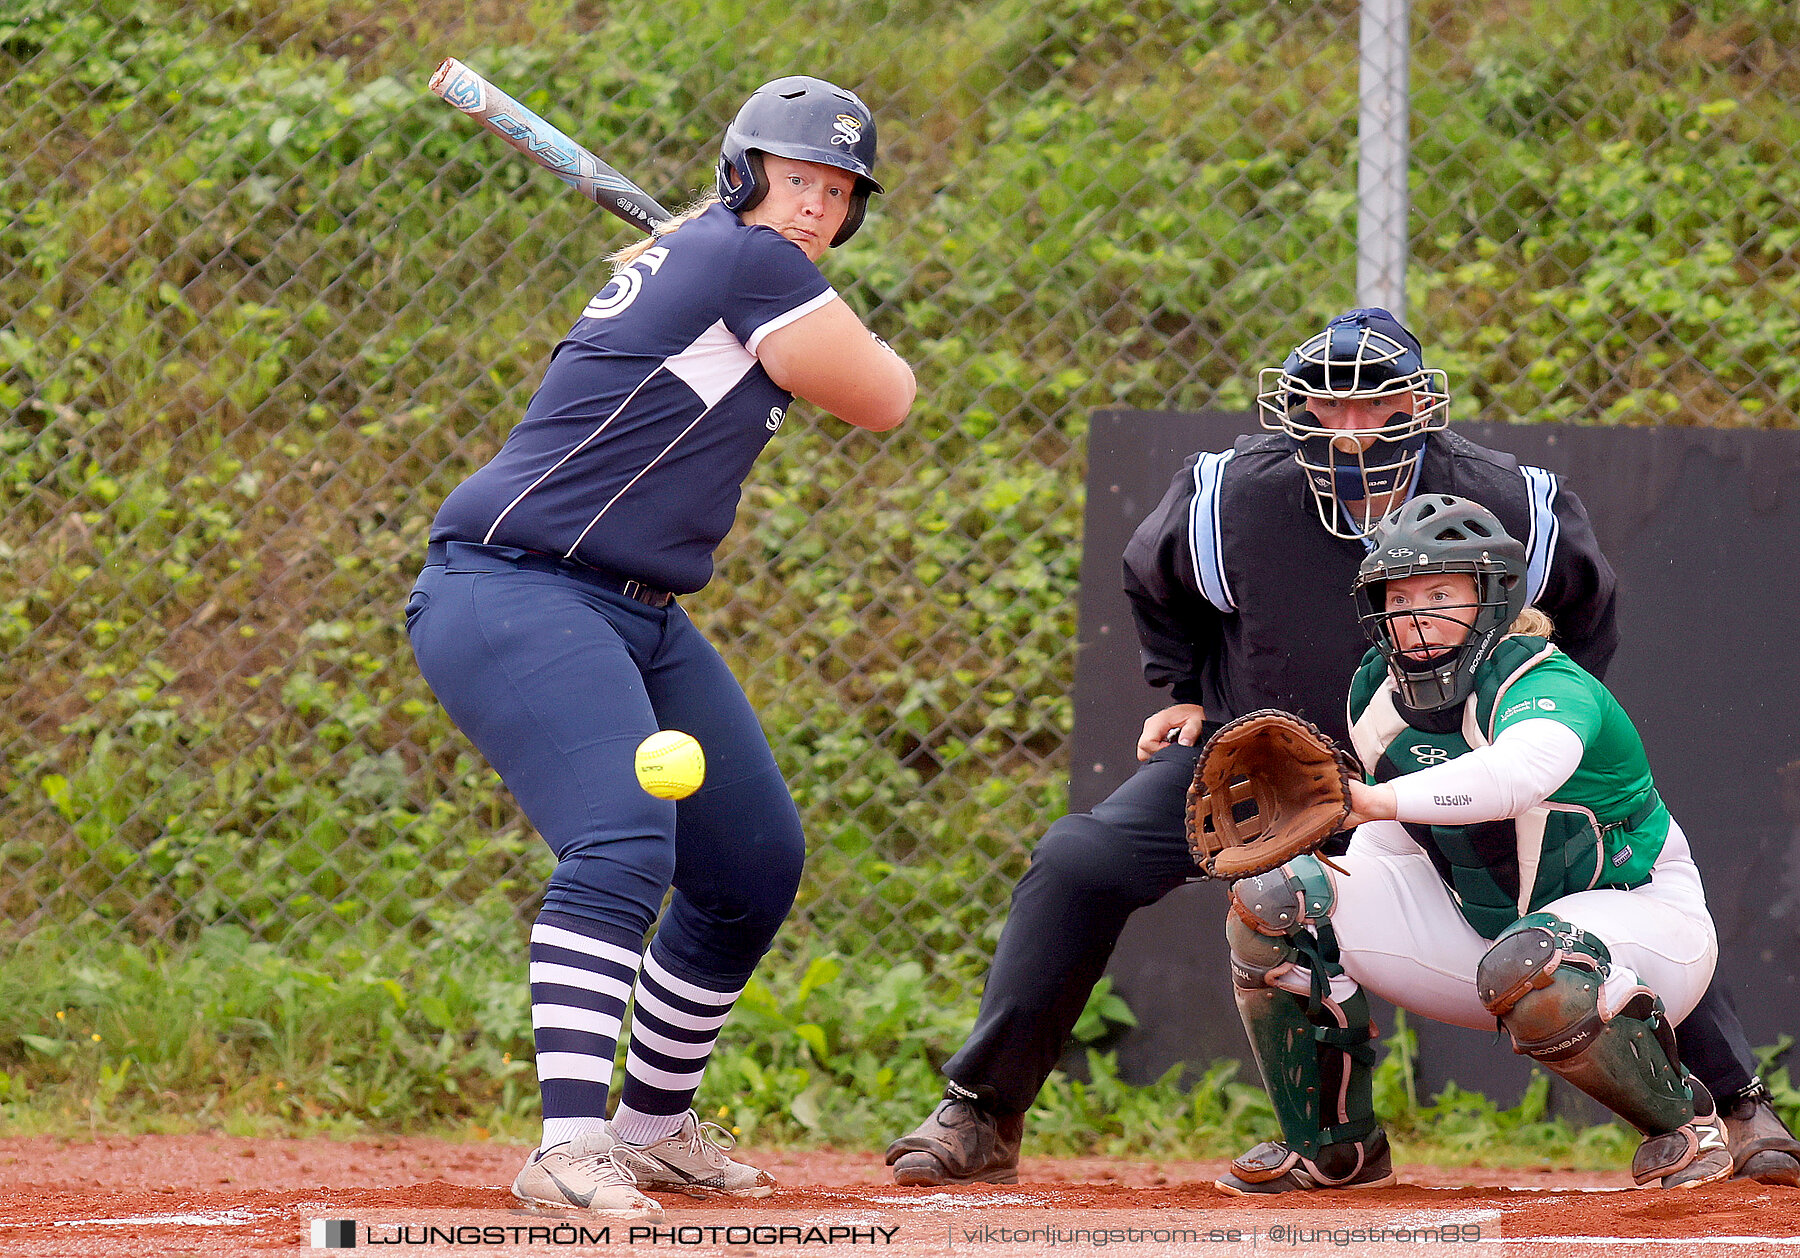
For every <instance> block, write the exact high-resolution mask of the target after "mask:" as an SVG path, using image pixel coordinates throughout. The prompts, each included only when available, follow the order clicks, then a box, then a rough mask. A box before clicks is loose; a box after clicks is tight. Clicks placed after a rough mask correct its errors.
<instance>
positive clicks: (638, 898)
mask: <svg viewBox="0 0 1800 1258" xmlns="http://www.w3.org/2000/svg"><path fill="white" fill-rule="evenodd" d="M874 162H875V124H874V120H873V119H872V118H871V116H870V114H869V111H868V109H867V108H866V107H865V106H864V105H863V103H862V101H861V100H859V99H858V98H857V97H856V96H855V95H853V94H852V93H850V92H847V91H844V90H842V89H840V88H837V87H834V86H833V85H832V84H830V83H827V82H824V81H823V80H820V79H814V78H805V77H790V78H784V79H777V80H775V81H774V82H772V83H769V84H766V85H764V86H763V87H761V88H759V89H758V90H757V91H756V92H755V94H753V95H752V96H751V98H750V99H749V101H748V102H746V104H745V105H744V107H743V108H742V110H740V111H739V113H738V115H737V118H736V119H735V120H734V121H733V122H732V124H731V126H730V128H729V129H728V130H727V131H726V134H725V141H724V144H723V147H722V150H721V154H720V159H719V168H718V193H717V199H716V200H713V199H709V201H708V202H707V203H706V204H705V205H703V206H701V207H697V208H696V209H694V210H691V211H689V212H688V213H687V214H684V215H682V216H681V217H679V218H678V219H676V220H675V221H674V222H673V223H671V224H668V225H665V227H664V228H663V229H662V230H661V232H660V233H659V234H658V235H657V236H655V237H654V238H652V239H651V240H648V241H645V242H640V243H639V244H637V245H634V246H633V247H631V248H629V249H626V250H623V251H621V253H619V254H618V255H616V256H615V258H614V265H615V271H614V274H613V277H612V279H611V280H610V281H609V282H608V283H607V284H606V286H605V287H603V288H602V289H601V290H600V292H599V293H598V294H597V295H596V296H595V297H594V298H593V300H592V301H590V302H589V303H588V305H587V308H586V309H585V310H583V311H582V313H581V317H580V318H579V319H578V320H577V321H576V323H575V326H574V328H573V329H572V330H571V331H570V332H569V334H568V336H567V337H566V338H565V339H564V340H563V341H562V343H561V344H559V345H558V346H557V347H556V350H555V353H554V354H553V355H552V357H551V361H550V365H549V368H548V370H547V371H546V373H545V375H544V380H543V383H542V385H541V386H540V387H539V388H538V391H537V393H536V395H535V396H534V397H533V398H532V400H531V403H530V405H529V406H528V407H527V409H526V412H525V416H524V419H523V420H522V421H521V422H520V423H519V424H518V426H517V427H516V428H514V429H513V430H512V432H511V434H510V435H509V436H508V438H507V440H506V444H505V445H504V446H503V447H502V449H501V450H500V452H499V454H498V455H496V456H495V457H494V459H493V461H492V462H490V463H488V464H487V465H486V466H485V467H483V468H481V469H480V470H479V471H477V472H476V473H475V474H474V475H473V476H471V477H469V479H468V480H466V481H464V482H463V483H462V484H461V485H460V486H458V487H457V488H456V489H455V490H454V491H452V493H451V494H450V496H449V497H448V498H447V499H446V500H445V501H444V504H443V506H442V508H441V509H440V510H439V512H438V515H437V518H436V519H435V521H434V522H433V524H432V528H431V538H430V550H429V553H428V557H427V563H426V567H425V569H424V571H423V573H422V574H421V575H420V577H419V581H418V584H417V586H416V587H415V588H414V590H413V593H412V598H411V600H410V601H409V603H408V604H407V626H408V630H409V632H410V635H411V638H412V643H413V650H414V653H415V654H416V655H417V657H418V661H419V667H420V670H421V671H422V672H423V673H424V676H425V679H426V680H427V681H428V682H429V683H430V684H431V688H432V690H433V692H434V693H435V694H436V695H437V697H438V699H439V700H440V701H441V702H442V703H443V705H444V708H445V710H446V711H447V712H448V713H449V715H450V717H451V719H452V720H454V721H455V722H456V724H457V726H458V727H459V728H461V729H462V731H463V732H464V733H465V734H467V735H468V736H469V738H470V740H471V741H472V742H474V744H475V745H476V746H477V747H478V748H479V749H480V750H481V752H482V754H483V755H485V756H486V757H487V759H488V761H489V762H490V763H491V764H492V765H493V766H494V768H495V769H496V770H497V771H498V772H499V774H500V776H501V778H502V779H503V780H504V781H505V782H506V784H507V786H508V788H509V789H511V791H512V793H513V795H514V796H515V797H516V798H517V799H518V801H519V804H520V806H521V807H522V808H523V809H524V810H525V813H526V815H527V816H528V817H529V818H530V819H531V822H532V824H533V825H535V826H536V827H537V829H538V831H539V833H541V834H542V835H543V836H544V839H545V840H546V841H547V842H548V843H549V844H550V846H551V848H552V849H553V850H554V851H555V853H556V857H557V865H556V869H555V872H554V873H553V874H552V876H551V879H550V885H549V889H548V891H547V893H546V894H545V897H544V903H543V909H542V911H541V912H540V913H539V915H538V918H537V921H536V923H535V924H534V925H533V928H532V932H531V966H530V976H531V1002H532V1026H533V1028H534V1032H535V1038H536V1049H537V1056H536V1060H537V1072H538V1080H539V1084H540V1087H541V1090H542V1094H543V1110H544V1136H543V1143H542V1145H541V1146H540V1148H539V1149H538V1151H537V1152H535V1153H534V1154H533V1155H532V1157H531V1159H530V1161H529V1162H528V1163H527V1165H526V1166H525V1168H524V1169H523V1170H521V1171H520V1172H519V1175H518V1178H517V1179H516V1180H515V1181H514V1184H513V1193H514V1195H515V1196H517V1197H518V1198H519V1199H520V1200H521V1201H524V1202H526V1203H527V1204H530V1205H534V1206H553V1207H562V1208H579V1209H584V1210H589V1211H594V1212H601V1213H609V1214H650V1215H654V1214H656V1213H658V1212H659V1211H660V1207H659V1206H658V1205H657V1203H656V1202H655V1201H654V1200H652V1199H651V1198H649V1197H647V1196H645V1195H644V1193H643V1191H642V1190H643V1189H657V1190H668V1191H680V1192H687V1193H690V1194H708V1193H725V1194H731V1195H743V1196H762V1195H764V1194H766V1193H768V1192H769V1191H770V1189H771V1186H772V1183H773V1181H772V1180H771V1179H770V1178H769V1176H768V1175H766V1174H764V1173H763V1172H761V1171H758V1170H756V1169H755V1168H753V1167H749V1166H745V1165H743V1164H741V1163H738V1162H736V1161H733V1160H732V1159H731V1158H729V1157H727V1156H726V1153H725V1147H728V1146H727V1145H726V1144H724V1143H722V1142H725V1141H728V1137H726V1136H725V1135H724V1133H723V1132H721V1131H719V1129H718V1128H716V1127H714V1126H712V1125H711V1124H702V1123H700V1122H699V1120H698V1119H697V1117H696V1115H695V1113H694V1111H693V1108H692V1103H693V1098H694V1094H695V1091H696V1089H697V1088H698V1086H699V1084H700V1079H701V1075H702V1074H703V1073H704V1071H705V1068H706V1062H707V1058H708V1057H709V1055H710V1054H711V1051H712V1046H713V1043H714V1041H715V1040H716V1038H717V1036H718V1032H719V1028H720V1026H721V1025H722V1024H723V1023H724V1021H725V1019H726V1017H727V1016H728V1015H729V1014H730V1011H731V1007H732V1004H733V1002H734V1001H735V1000H736V999H737V996H738V994H739V993H740V992H741V991H742V990H743V988H744V985H745V983H746V982H747V981H748V980H749V978H750V975H751V973H752V971H753V970H754V969H755V968H756V964H757V962H758V961H759V960H760V959H761V957H762V955H763V953H764V952H765V951H766V950H767V948H768V946H769V944H770V942H771V940H772V939H773V938H774V935H775V931H776V929H777V928H778V927H779V926H780V925H781V922H782V921H783V919H784V918H785V917H786V916H787V913H788V910H789V909H790V908H791V907H792V906H793V901H794V893H795V890H796V888H797V886H798V884H799V880H800V868H801V862H802V859H803V857H804V852H805V844H804V839H803V836H802V834H801V828H800V817H799V813H798V811H797V810H796V809H795V807H794V803H793V800H792V798H791V796H790V795H789V792H788V789H787V785H786V783H785V782H784V781H783V780H782V777H781V774H780V772H779V770H778V769H777V768H776V765H775V758H774V756H773V754H772V753H771V752H770V750H769V745H768V741H767V739H766V738H765V737H764V735H763V732H762V729H761V726H760V725H759V724H758V722H757V718H756V714H755V712H754V711H753V710H752V709H751V707H750V704H749V701H748V700H747V699H746V697H745V695H744V692H743V689H742V687H741V686H739V684H738V682H737V680H736V679H735V678H734V677H733V676H732V674H731V673H730V671H729V670H728V669H727V668H726V666H725V664H724V662H723V661H722V660H721V659H720V657H719V655H718V653H717V652H716V651H715V650H714V649H713V648H712V646H710V645H709V644H708V643H707V642H706V641H705V640H704V639H703V638H702V637H701V635H700V634H699V632H698V631H697V630H696V629H695V628H694V626H693V624H692V623H691V622H690V621H689V620H688V618H687V615H686V613H685V612H683V611H682V609H681V605H680V603H679V602H678V601H677V596H678V595H683V594H689V593H692V592H694V591H696V590H699V589H700V588H701V587H702V586H704V585H705V584H706V583H707V581H708V580H709V579H710V578H711V576H712V570H713V553H714V551H715V550H716V549H717V547H718V545H719V543H720V542H721V541H722V540H723V539H724V537H725V535H726V533H727V531H729V529H730V528H731V524H732V520H733V517H734V515H735V513H736V507H737V501H738V497H739V493H740V490H741V487H742V484H743V481H744V478H745V477H746V476H747V475H748V473H749V471H750V467H751V464H752V463H754V462H755V460H756V457H757V455H758V454H759V453H760V452H761V450H762V448H763V446H764V445H765V444H766V443H767V442H768V441H769V440H770V438H772V437H773V436H774V435H775V433H776V431H777V430H778V429H779V428H780V426H781V422H782V418H783V416H784V415H785V414H786V412H787V408H788V404H789V403H790V402H791V401H792V400H793V398H795V397H800V398H802V399H804V400H806V401H808V402H811V403H813V404H814V405H815V406H817V407H819V408H820V409H822V410H825V411H828V412H830V413H831V414H833V415H835V416H837V417H838V418H840V419H843V420H845V421H847V422H849V423H851V424H854V425H856V426H857V427H860V428H866V429H870V430H872V431H877V432H879V431H885V430H887V429H891V428H893V427H894V426H895V425H897V424H899V423H900V422H901V420H903V419H904V418H905V417H906V413H907V411H908V409H909V408H910V407H911V405H912V401H913V396H914V382H913V376H912V372H911V370H910V369H909V368H908V367H907V366H906V364H905V363H904V362H902V361H901V360H900V359H899V357H897V356H896V355H895V354H894V353H893V352H892V351H891V350H889V349H888V348H887V347H886V346H885V345H884V344H882V343H881V342H879V341H877V340H876V339H874V338H873V337H872V336H871V335H870V333H869V332H868V330H867V329H866V328H864V327H863V325H862V322H861V321H860V320H859V319H858V318H857V316H856V315H855V313H854V312H853V311H852V310H851V309H850V307H849V306H848V305H846V304H845V303H844V302H843V300H842V299H841V298H839V297H838V296H837V295H836V293H835V291H834V290H833V289H832V287H831V285H830V284H829V283H827V282H826V280H825V278H824V276H823V275H821V274H820V272H819V268H818V266H817V263H818V262H819V260H820V259H821V258H822V257H823V256H824V255H825V252H826V251H827V250H828V249H829V248H831V247H832V246H834V245H839V244H842V243H843V242H844V241H845V240H847V239H849V237H850V236H851V235H852V234H853V233H854V232H855V231H856V230H857V228H858V227H859V226H860V225H861V223H862V218H863V212H864V208H865V207H866V205H867V202H868V198H869V195H870V193H873V192H880V191H881V186H880V185H879V184H878V183H876V181H875V179H874V177H873V168H874ZM658 729H677V730H683V731H686V732H688V733H691V734H693V735H694V736H695V737H696V738H698V739H699V740H700V743H701V745H702V747H703V748H704V750H705V752H706V761H707V778H706V782H705V785H704V786H702V787H701V789H700V790H699V791H698V792H697V793H696V794H694V795H692V796H690V797H688V798H687V799H684V800H681V801H680V802H679V803H674V802H670V801H666V800H661V799H656V798H653V797H651V796H650V795H649V794H647V793H646V792H645V791H644V790H643V789H642V788H641V787H640V786H639V785H638V783H637V779H636V776H635V770H634V753H635V751H636V748H637V746H638V744H639V743H640V742H642V741H643V740H644V738H646V737H647V736H649V735H650V734H652V733H654V732H655V731H656V730H658ZM671 886H673V888H674V892H675V894H674V897H673V899H672V901H671V903H670V905H669V909H668V912H667V913H666V914H665V915H664V917H663V920H662V923H661V926H660V927H659V928H658V930H657V933H656V936H655V939H654V940H653V941H652V942H651V944H650V946H649V948H648V949H647V950H646V949H645V948H644V937H645V935H646V933H648V931H649V930H650V927H651V925H652V923H653V922H654V921H655V919H656V915H657V912H658V910H659V909H660V908H661V906H662V903H663V899H664V895H665V893H666V892H668V890H669V889H670V887H671ZM640 957H641V964H640ZM634 988H635V990H634ZM628 1002H630V1003H631V1004H632V1006H633V1014H632V1029H631V1044H630V1049H629V1053H628V1056H627V1062H626V1068H625V1079H624V1084H623V1087H622V1089H621V1092H620V1101H619V1105H618V1109H617V1113H616V1114H615V1116H614V1118H613V1120H612V1122H611V1123H610V1124H609V1123H608V1122H607V1120H606V1118H605V1114H606V1102H607V1093H608V1088H609V1085H610V1084H611V1081H612V1073H613V1058H614V1053H615V1049H616V1045H617V1042H618V1037H619V1034H620V1026H621V1021H622V1019H623V1016H624V1013H625V1009H626V1006H627V1003H628Z"/></svg>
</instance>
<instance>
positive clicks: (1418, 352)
mask: <svg viewBox="0 0 1800 1258" xmlns="http://www.w3.org/2000/svg"><path fill="white" fill-rule="evenodd" d="M1378 398H1393V399H1394V401H1395V406H1394V410H1393V413H1392V414H1391V415H1389V416H1388V417H1387V419H1386V421H1385V422H1384V423H1382V424H1381V425H1380V426H1379V427H1376V428H1363V429H1359V430H1357V432H1356V435H1355V436H1354V437H1352V436H1350V435H1348V433H1347V431H1346V430H1344V429H1341V428H1330V427H1327V426H1326V425H1325V424H1324V423H1323V422H1321V420H1320V419H1319V416H1318V415H1317V414H1316V413H1315V412H1314V411H1313V410H1312V409H1311V407H1312V406H1313V404H1314V403H1315V401H1316V400H1319V399H1325V400H1331V401H1339V402H1342V401H1351V400H1364V399H1378ZM1256 408H1257V414H1258V418H1259V419H1260V420H1261V421H1262V426H1263V427H1264V428H1266V429H1268V430H1269V431H1271V432H1283V433H1286V434H1287V436H1288V440H1289V441H1290V442H1291V443H1292V444H1293V447H1294V458H1295V461H1296V462H1298V463H1299V464H1300V466H1301V467H1303V468H1305V469H1306V484H1307V487H1308V488H1309V489H1311V490H1312V493H1313V498H1314V503H1315V506H1316V507H1317V508H1318V512H1319V519H1320V521H1321V522H1322V523H1323V524H1324V525H1325V527H1326V528H1327V529H1329V530H1330V531H1331V532H1332V533H1334V534H1336V535H1337V536H1339V537H1363V536H1366V535H1367V534H1368V533H1369V532H1370V531H1371V530H1372V529H1373V528H1374V526H1375V525H1376V524H1377V523H1378V522H1379V520H1380V517H1379V516H1376V517H1375V518H1373V519H1371V518H1368V513H1367V511H1364V512H1363V513H1362V516H1363V518H1362V519H1361V520H1360V521H1359V520H1358V517H1357V514H1356V513H1353V512H1350V511H1348V510H1346V509H1345V508H1344V505H1343V504H1344V503H1346V502H1364V503H1366V502H1368V501H1369V500H1370V499H1372V498H1379V497H1381V496H1382V495H1384V494H1391V493H1395V492H1405V491H1406V490H1407V489H1408V488H1409V487H1410V486H1411V484H1412V476H1413V469H1414V468H1415V467H1416V466H1417V465H1418V462H1419V453H1420V451H1421V450H1423V449H1424V447H1425V436H1426V434H1427V433H1429V432H1432V431H1434V430H1436V429H1439V428H1442V427H1444V425H1445V424H1447V423H1448V422H1449V418H1450V417H1449V408H1450V389H1449V381H1448V379H1447V378H1446V377H1445V375H1444V373H1443V372H1442V371H1435V370H1431V369H1428V368H1427V367H1426V366H1425V354H1424V350H1423V349H1421V348H1420V346H1419V341H1418V338H1417V337H1415V336H1414V335H1413V334H1412V333H1411V332H1408V331H1407V330H1406V329H1405V328H1404V327H1403V326H1401V324H1400V321H1399V320H1398V319H1396V318H1394V316H1393V315H1391V314H1389V313H1388V312H1387V311H1385V310H1383V309H1381V308H1380V307H1378V306H1371V307H1369V308H1367V309H1362V310H1349V311H1345V312H1344V313H1343V314H1341V315H1339V316H1338V317H1337V318H1335V319H1333V320H1332V321H1331V322H1330V323H1328V324H1326V325H1325V330H1324V331H1323V332H1320V333H1319V334H1318V335H1317V336H1315V337H1312V338H1311V339H1310V340H1308V341H1306V342H1305V343H1304V344H1302V345H1300V346H1299V347H1298V348H1296V349H1295V350H1294V352H1293V353H1291V354H1289V355H1288V357H1287V361H1286V362H1284V363H1282V364H1281V366H1279V367H1267V368H1264V369H1263V371H1262V373H1261V375H1260V378H1259V380H1258V383H1257V395H1256Z"/></svg>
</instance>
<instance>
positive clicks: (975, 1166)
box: [887, 1097, 1025, 1187]
mask: <svg viewBox="0 0 1800 1258" xmlns="http://www.w3.org/2000/svg"><path fill="white" fill-rule="evenodd" d="M1024 1135H1025V1115H1023V1114H993V1113H989V1112H988V1111H987V1110H985V1109H982V1108H981V1107H980V1106H978V1105H976V1104H974V1103H973V1102H970V1101H965V1100H960V1099H958V1098H955V1097H950V1098H946V1099H945V1100H943V1101H940V1102H938V1106H937V1108H936V1109H934V1110H932V1111H931V1115H930V1117H928V1118H927V1119H926V1120H925V1121H924V1122H922V1123H920V1124H919V1125H918V1126H917V1127H916V1128H914V1129H913V1131H912V1132H911V1134H909V1135H905V1136H901V1137H900V1138H899V1139H898V1140H896V1141H894V1143H892V1144H890V1145H889V1146H888V1147H887V1163H888V1165H889V1166H891V1167H893V1168H894V1182H895V1183H896V1184H904V1185H907V1186H908V1187H936V1186H938V1185H941V1184H1016V1183H1018V1182H1019V1142H1020V1141H1021V1140H1022V1139H1023V1138H1024Z"/></svg>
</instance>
